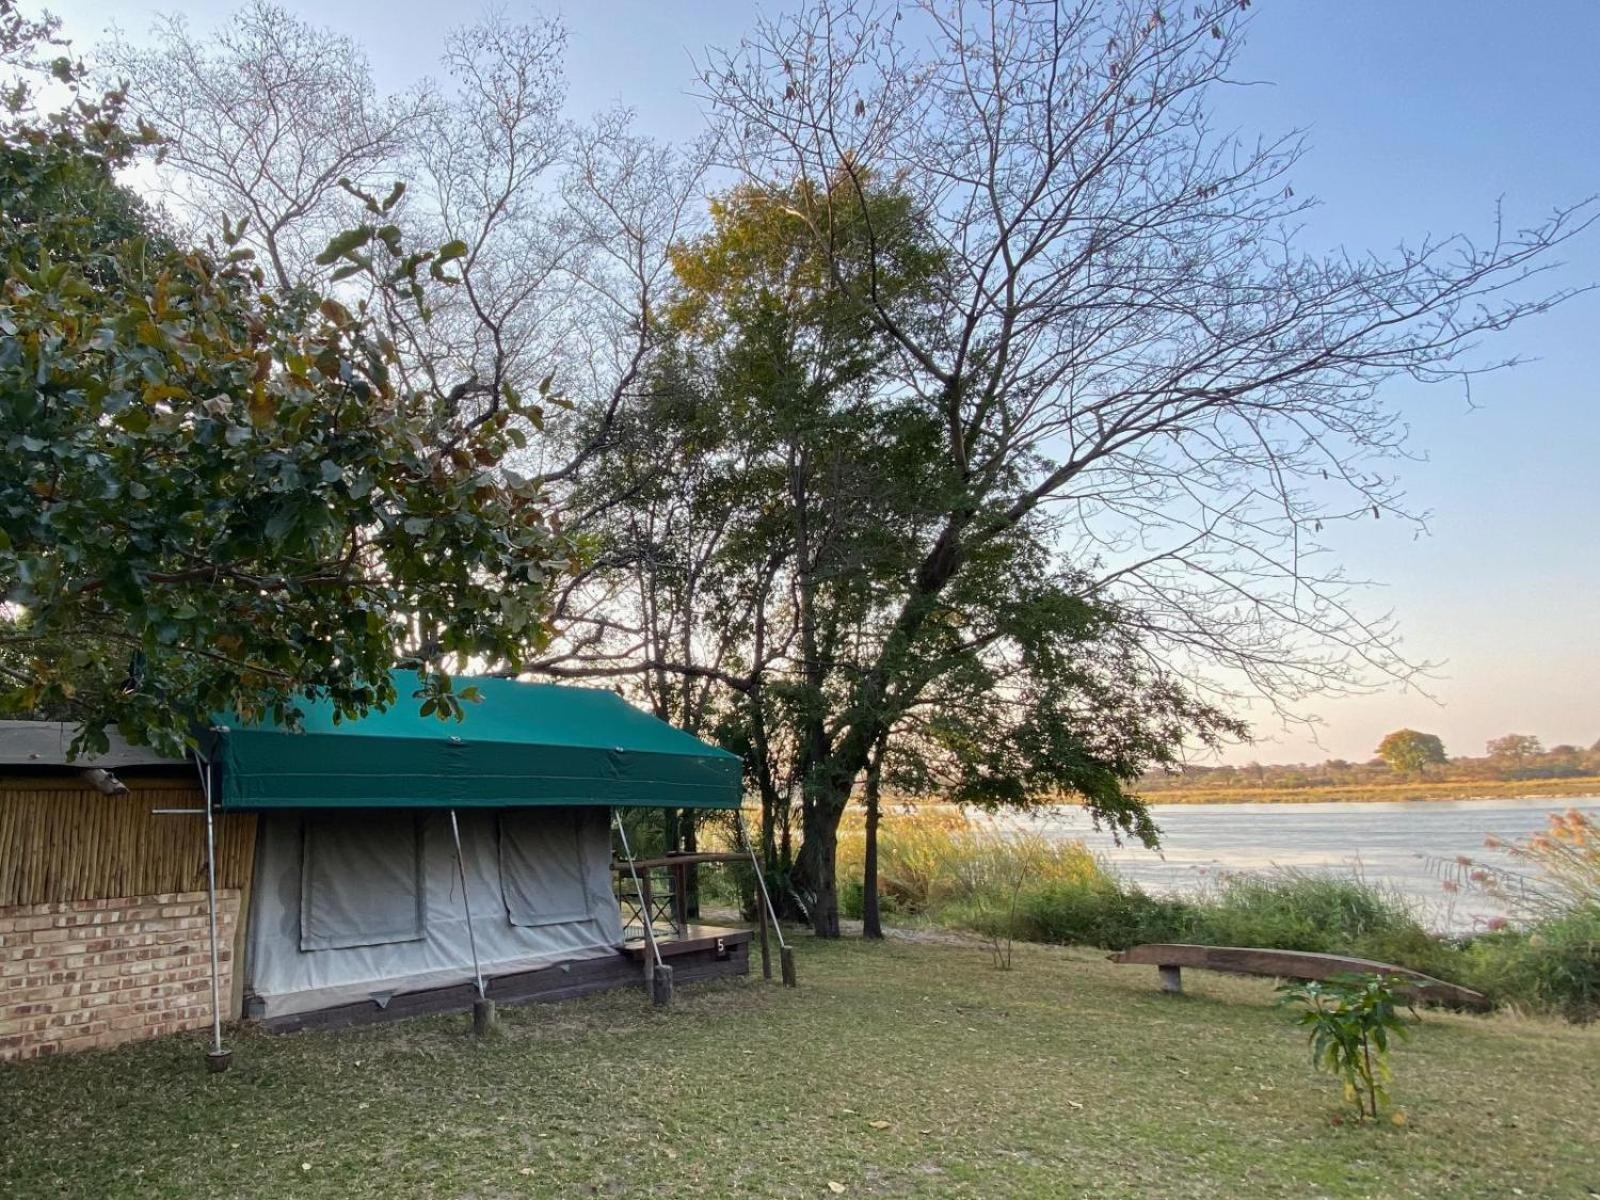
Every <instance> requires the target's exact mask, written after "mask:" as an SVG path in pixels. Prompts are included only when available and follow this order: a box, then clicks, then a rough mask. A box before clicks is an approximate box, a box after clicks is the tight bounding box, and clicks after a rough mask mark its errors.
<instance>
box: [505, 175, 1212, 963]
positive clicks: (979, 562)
mask: <svg viewBox="0 0 1600 1200" xmlns="http://www.w3.org/2000/svg"><path fill="white" fill-rule="evenodd" d="M838 182H839V185H840V186H844V181H843V180H842V179H841V180H840V181H838ZM831 203H832V202H830V201H829V200H828V199H827V197H825V196H823V195H821V194H818V193H816V192H815V191H814V190H813V189H811V188H808V187H805V186H801V185H797V186H795V187H793V188H790V189H784V190H780V191H772V192H763V191H756V190H752V189H738V190H736V191H734V192H732V193H730V194H728V195H726V196H723V197H720V198H719V199H718V200H717V201H716V202H715V204H714V206H713V228H712V231H711V232H710V233H709V234H708V235H707V236H706V237H704V238H702V239H699V240H697V241H695V242H693V243H690V244H688V245H686V246H684V247H682V248H681V249H680V250H679V251H678V252H677V254H676V255H675V256H674V267H675V271H676V275H677V279H678V283H679V288H680V290H679V294H678V296H677V299H676V303H675V304H673V305H671V306H670V307H669V308H668V309H667V310H666V312H665V313H664V314H663V331H662V335H663V337H664V338H665V339H667V340H668V345H667V347H666V348H665V349H664V351H663V355H662V358H661V360H660V362H659V363H658V369H657V373H656V377H655V385H654V387H653V388H652V392H651V396H650V399H649V400H648V401H647V402H646V403H645V404H644V405H641V406H640V407H639V408H638V409H636V410H635V411H634V412H633V413H632V414H631V415H630V417H629V418H628V421H627V422H626V423H625V424H624V425H623V426H622V427H621V429H620V434H621V437H620V438H619V441H618V443H617V444H616V445H615V446H614V448H613V454H612V455H610V456H608V458H607V460H606V463H605V464H603V467H602V471H601V472H597V473H593V474H591V476H590V478H589V480H588V483H587V490H586V491H585V492H584V493H583V500H584V505H585V506H586V507H590V508H593V509H595V510H597V511H600V512H602V513H603V514H604V515H603V517H602V518H601V519H600V520H598V521H597V522H596V523H595V524H594V525H593V526H592V527H591V528H592V529H594V530H595V531H603V540H602V548H601V549H600V551H599V554H598V559H599V561H601V562H610V563H613V564H615V565H616V567H617V568H618V574H619V575H620V576H622V577H626V578H627V579H629V580H630V581H631V582H629V583H628V584H626V585H625V586H619V587H617V588H615V589H614V590H613V592H612V594H613V595H615V594H619V593H620V594H625V595H626V594H632V595H637V596H639V597H640V602H639V603H638V605H637V607H634V608H633V609H632V611H631V615H630V617H629V619H628V620H627V621H626V622H621V621H618V620H617V617H618V613H617V610H616V608H615V607H614V606H602V607H601V608H600V609H599V610H598V611H597V613H596V616H595V618H594V620H593V624H592V628H593V631H594V636H593V638H592V639H589V640H584V639H582V638H581V637H580V636H578V635H577V633H576V627H575V626H569V631H568V632H569V637H573V639H574V640H573V643H572V645H570V646H566V647H563V649H562V653H561V656H560V657H559V659H551V660H547V661H546V662H545V663H543V664H535V667H536V669H537V668H538V667H539V666H541V665H547V666H548V667H549V669H551V670H553V671H556V672H557V673H568V674H571V673H585V674H587V673H606V672H613V673H616V672H628V673H636V674H637V675H638V676H639V677H640V678H641V680H642V681H643V685H644V688H645V690H646V691H647V693H649V694H651V695H653V696H655V697H657V698H659V699H661V700H666V701H668V702H669V703H670V705H673V706H676V705H680V704H681V708H679V710H678V711H681V713H682V714H683V716H684V717H685V718H688V719H690V720H692V721H693V722H695V723H696V724H697V727H700V728H702V729H707V730H710V731H712V732H715V733H716V734H717V735H718V736H719V737H721V738H722V739H723V740H724V742H725V743H726V744H728V745H729V746H731V747H732V748H734V749H736V750H738V751H740V752H741V753H742V754H743V755H744V756H745V758H746V761H747V762H748V763H749V765H750V775H751V780H752V783H753V785H754V787H755V789H756V791H757V792H758V793H759V794H760V795H761V797H762V800H763V829H762V837H763V844H764V849H765V852H766V854H767V858H768V863H769V867H770V868H771V869H772V870H773V871H774V874H775V875H776V876H777V877H778V878H779V879H780V880H782V881H787V882H788V884H789V885H790V888H789V890H790V894H791V895H792V896H793V897H794V898H795V899H796V900H797V901H798V905H797V906H798V907H799V908H801V909H802V910H803V911H805V912H806V913H808V914H809V915H810V916H811V917H812V919H813V922H814V924H815V926H816V928H817V929H818V931H819V932H823V933H836V932H837V929H838V923H837V921H838V914H837V892H836V885H835V882H834V871H833V867H834V846H835V839H836V835H837V829H838V823H839V820H840V817H841V815H842V813H843V811H844V807H845V805H846V803H847V802H848V801H849V799H850V797H851V795H852V793H853V790H854V788H855V787H856V785H857V784H858V783H859V782H860V780H861V777H862V776H863V775H864V777H865V793H866V798H867V803H868V823H869V840H868V859H869V874H870V864H871V861H872V857H873V856H872V850H873V843H874V839H873V837H872V833H873V832H875V829H876V807H877V800H878V795H879V787H880V784H881V780H882V775H883V771H884V769H885V766H886V764H887V769H888V770H889V772H890V773H891V776H892V777H893V778H894V779H895V780H896V781H897V782H901V783H904V782H906V781H908V780H910V779H912V778H913V777H916V778H921V779H927V780H937V781H938V785H939V786H941V787H943V788H946V789H948V790H949V791H950V792H951V793H952V794H954V795H956V796H957V797H958V798H959V799H961V800H963V801H970V802H975V803H981V804H988V805H1000V804H1008V805H1017V804H1028V803H1034V802H1038V801H1041V800H1057V799H1063V798H1066V797H1069V796H1070V797H1072V798H1075V799H1078V800H1081V801H1082V802H1083V803H1084V804H1086V805H1087V806H1088V807H1089V808H1090V809H1091V811H1093V812H1094V813H1095V815H1096V816H1097V817H1098V818H1100V819H1102V820H1104V821H1105V822H1106V823H1107V824H1109V825H1111V826H1112V827H1113V828H1115V829H1117V830H1119V831H1121V832H1125V833H1129V834H1131V835H1133V836H1136V837H1140V838H1142V839H1145V840H1153V839H1154V832H1155V831H1154V829H1153V827H1152V826H1151V824H1150V822H1149V819H1148V816H1147V815H1146V813H1145V810H1144V808H1143V805H1142V804H1141V803H1140V802H1139V801H1138V799H1137V798H1136V797H1135V796H1134V795H1133V794H1132V792H1131V790H1130V787H1129V784H1130V783H1131V781H1132V780H1134V779H1135V778H1137V776H1138V775H1139V774H1140V773H1141V772H1142V771H1143V770H1144V769H1145V767H1146V766H1148V765H1149V764H1151V763H1152V762H1165V761H1170V760H1171V758H1172V757H1173V756H1174V755H1175V754H1176V752H1177V749H1178V746H1179V744H1180V743H1181V741H1182V739H1183V738H1184V737H1185V736H1186V735H1194V736H1197V737H1200V738H1210V737H1214V736H1216V735H1217V734H1218V733H1219V732H1222V731H1224V730H1227V731H1231V732H1237V727H1236V726H1234V725H1232V724H1231V723H1229V722H1228V721H1227V720H1226V718H1224V717H1223V716H1222V714H1220V713H1219V712H1217V711H1216V710H1214V709H1211V708H1209V707H1207V706H1205V705H1203V704H1200V703H1198V702H1196V701H1195V700H1194V699H1193V698H1192V697H1191V696H1190V695H1189V694H1188V692H1187V690H1186V689H1184V688H1182V687H1181V686H1179V685H1178V684H1177V683H1176V681H1175V680H1173V679H1172V678H1170V677H1169V676H1167V675H1165V674H1164V673H1163V672H1161V671H1160V670H1159V669H1156V668H1154V667H1153V666H1152V664H1151V661H1150V657H1149V656H1148V654H1146V653H1144V652H1143V651H1142V650H1141V648H1140V645H1139V639H1138V637H1137V636H1136V632H1135V630H1134V628H1133V627H1132V625H1131V624H1130V623H1128V622H1127V621H1126V619H1125V617H1126V614H1124V613H1123V612H1122V611H1121V610H1119V609H1118V608H1117V607H1116V606H1115V605H1113V604H1110V603H1108V602H1105V601H1102V600H1100V599H1099V598H1096V597H1093V596H1092V595H1091V594H1090V593H1091V589H1090V588H1089V586H1088V584H1087V581H1086V579H1085V578H1084V577H1083V576H1081V575H1079V574H1076V573H1074V572H1071V571H1066V570H1063V569H1062V568H1061V567H1060V566H1059V565H1058V564H1057V563H1055V562H1054V561H1053V558H1052V555H1051V553H1050V547H1049V542H1050V536H1051V529H1050V525H1049V523H1048V522H1047V521H1044V520H1042V519H1038V520H1029V521H1023V522H1018V523H1017V524H1016V526H1015V527H1014V528H1013V529H1011V530H1009V531H1008V532H1007V534H1006V535H1005V536H1003V537H996V538H995V539H993V540H992V542H991V543H990V544H989V545H988V546H986V547H985V549H984V551H983V553H982V554H978V555H974V556H973V560H972V561H971V563H970V564H969V565H968V568H967V570H966V571H965V572H964V573H963V574H962V577H961V579H960V580H958V581H957V582H955V583H954V584H953V585H952V586H950V587H949V588H947V589H945V590H944V591H943V593H942V595H941V596H940V599H939V602H938V604H937V605H936V606H935V607H934V608H933V609H932V610H931V611H930V612H929V613H928V614H927V619H926V620H924V621H922V622H921V623H920V624H919V627H918V629H917V630H916V633H915V636H903V634H902V635H899V636H897V627H896V622H895V606H896V604H897V603H898V600H899V598H900V597H901V596H903V594H904V588H905V587H906V583H907V580H908V579H914V578H915V576H916V573H917V570H918V567H919V562H920V558H921V555H922V553H923V547H924V546H925V545H926V540H927V539H928V537H929V536H930V532H931V531H932V530H933V529H935V528H936V527H937V524H938V522H939V519H940V515H941V514H942V513H943V512H945V511H947V509H948V506H949V504H950V503H951V496H952V493H954V492H959V490H960V489H961V487H962V484H961V483H960V481H959V480H958V479H956V478H954V477H953V476H952V475H951V474H950V472H949V471H948V464H947V462H946V460H945V459H944V458H943V457H942V456H941V455H940V454H939V453H938V445H939V435H938V430H937V429H936V428H935V426H934V423H933V421H932V420H931V419H930V418H929V416H928V415H927V414H926V412H925V411H923V410H922V409H921V407H920V406H919V405H918V404H917V403H916V401H915V398H914V397H908V396H903V395H897V394H895V393H893V392H892V391H889V392H886V391H885V390H884V389H883V387H882V383H883V377H884V368H885V364H886V362H887V361H888V360H889V359H891V358H892V357H893V355H894V353H895V351H894V347H893V345H892V343H891V342H890V341H889V339H887V338H885V337H884V336H883V335H882V333H881V331H880V330H879V329H878V328H877V327H876V323H875V321H874V320H873V318H872V314H871V311H870V309H869V306H867V305H865V304H864V303H862V302H861V301H860V300H859V298H858V297H856V296H855V295H853V294H852V292H850V291H847V290H840V289H838V288H836V287H835V286H834V285H833V281H832V279H831V277H830V271H831V270H832V271H837V270H844V271H848V270H850V269H852V268H851V266H850V264H851V263H852V262H853V263H865V261H866V258H867V255H866V251H865V239H866V237H867V233H868V229H867V224H866V222H863V221H860V220H857V219H854V218H853V217H852V216H851V209H850V208H849V206H844V205H838V206H836V207H835V208H834V211H837V212H838V213H839V214H840V215H841V219H840V220H839V221H838V223H837V224H836V225H835V226H834V227H833V228H832V229H831V230H830V233H829V235H828V236H829V237H830V238H831V239H832V243H833V245H834V247H835V249H836V254H835V256H834V257H833V259H832V260H831V263H830V260H829V258H828V257H827V256H824V255H821V254H819V253H818V252H817V250H816V246H815V243H814V242H813V241H812V239H811V228H810V225H809V224H808V222H814V221H819V220H826V219H827V216H826V213H827V212H828V211H829V210H830V206H831ZM870 211H871V212H872V214H873V216H874V218H875V219H877V220H879V221H881V222H883V223H884V224H885V225H886V226H887V227H889V228H893V229H896V230H899V231H900V235H899V240H898V241H897V242H896V243H895V244H894V245H879V246H878V247H877V259H876V261H877V264H878V269H879V272H880V275H879V280H878V288H879V296H880V298H881V299H882V301H883V302H884V303H886V304H892V305H894V306H895V308H896V310H897V311H899V312H901V314H902V316H903V319H904V320H905V321H907V322H916V321H919V320H921V319H922V317H921V313H920V306H921V305H922V304H923V303H924V302H925V297H926V295H927V292H928V281H929V280H930V279H931V278H933V277H935V276H937V275H938V273H939V272H940V271H942V270H943V258H942V255H940V254H939V253H937V252H936V251H935V250H934V249H932V248H931V246H930V244H929V243H928V241H927V239H925V238H923V237H921V236H919V235H918V233H917V226H916V223H915V222H914V221H911V220H910V219H909V213H908V209H907V205H906V200H905V197H904V196H903V195H901V194H899V193H897V192H896V191H894V190H893V189H890V188H882V189H877V190H875V191H874V193H873V195H872V198H871V204H870ZM798 214H807V215H805V216H801V215H798ZM852 245H854V246H855V247H856V256H855V257H851V255H850V254H849V253H848V251H847V248H848V247H850V246H852ZM675 464H677V465H675ZM575 624H576V626H581V624H582V622H581V620H580V621H578V622H576V623H575ZM636 630H639V631H642V632H643V634H644V636H643V638H642V639H640V640H638V641H635V640H633V638H634V631H636ZM608 634H616V635H618V636H609V637H608V636H607V635H608ZM580 661H581V665H579V664H580ZM873 671H883V672H885V673H886V676H887V679H888V681H889V684H890V688H891V690H890V692H889V694H887V695H885V696H883V697H880V698H879V699H877V700H876V701H874V703H876V704H878V705H880V706H881V710H880V711H881V713H882V723H881V725H880V727H879V729H878V732H877V734H876V737H875V742H874V744H873V746H872V747H871V748H870V749H869V752H868V754H867V755H866V756H865V757H864V758H863V759H861V760H859V761H857V762H855V765H854V766H851V765H849V764H850V763H851V761H852V760H851V759H849V758H844V759H841V758H840V757H839V752H840V748H841V738H848V737H849V736H850V731H851V730H852V729H853V728H855V727H856V723H857V722H859V721H860V720H861V719H862V713H861V711H860V709H859V708H858V707H857V706H858V704H859V703H860V697H859V695H858V693H857V690H856V687H857V684H858V682H859V680H860V679H861V678H862V677H863V676H864V675H866V674H868V673H871V672H873ZM708 685H710V686H709V688H708ZM663 715H666V714H665V712H664V714H663ZM795 807H797V808H798V816H799V821H800V825H801V830H800V832H801V834H802V838H801V841H800V845H799V848H798V850H797V851H794V850H793V848H792V845H791V843H790V840H789V836H788V834H789V830H788V826H787V822H788V819H789V815H790V813H791V810H792V809H793V808H795ZM872 898H873V897H872V895H871V892H870V889H869V895H868V904H869V907H868V924H869V927H870V926H871V924H872V910H871V907H870V905H871V900H872Z"/></svg>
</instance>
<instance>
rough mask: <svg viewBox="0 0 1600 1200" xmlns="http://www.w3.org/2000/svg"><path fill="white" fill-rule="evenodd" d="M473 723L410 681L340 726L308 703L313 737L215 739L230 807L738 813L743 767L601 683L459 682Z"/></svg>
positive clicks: (222, 733)
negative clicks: (424, 704) (384, 705)
mask: <svg viewBox="0 0 1600 1200" xmlns="http://www.w3.org/2000/svg"><path fill="white" fill-rule="evenodd" d="M468 685H473V686H476V687H477V688H478V690H479V691H480V692H481V693H482V694H483V699H482V701H481V702H480V703H476V704H473V703H467V704H464V705H463V708H464V709H465V710H466V717H465V719H464V720H462V721H459V722H458V721H454V720H448V721H441V720H439V719H438V718H436V717H432V716H428V717H424V716H422V715H421V714H420V713H419V712H418V706H419V702H418V701H416V700H413V699H411V697H410V690H411V689H410V688H409V687H408V686H406V683H405V681H398V680H397V687H396V691H398V692H399V694H400V697H401V699H399V700H397V701H396V702H395V704H394V705H393V706H392V707H391V708H390V709H389V711H388V712H384V713H372V714H370V715H368V716H366V717H364V718H361V719H360V720H347V721H344V722H342V723H340V724H337V725H336V724H334V721H333V709H332V707H331V706H330V705H328V704H326V703H308V704H306V705H305V706H304V707H305V718H304V720H303V721H302V723H301V724H302V728H301V731H299V732H296V731H291V730H287V729H283V728H281V727H278V726H273V725H254V726H248V727H242V728H241V727H235V726H230V724H229V723H228V722H227V721H226V720H221V721H219V724H218V725H217V727H216V728H215V729H214V730H213V737H214V742H213V746H212V755H213V757H214V759H215V760H216V761H218V762H219V763H220V764H221V774H220V786H219V794H220V799H221V802H222V807H223V808H225V809H278V808H473V807H502V806H511V805H604V806H612V805H616V806H652V807H670V808H737V807H738V806H739V801H740V798H741V795H742V784H741V776H740V764H739V759H738V758H737V757H735V756H734V755H732V754H729V753H728V752H727V751H725V750H720V749H718V748H717V747H715V746H710V745H707V744H706V743H705V742H702V741H700V740H699V739H698V738H696V737H692V736H691V735H689V734H687V733H684V732H683V731H682V730H679V729H674V728H673V727H672V726H671V725H668V724H667V723H666V722H665V721H660V720H657V719H656V718H655V717H652V716H650V715H649V714H648V713H643V712H640V711H639V710H638V709H636V708H634V707H633V706H632V705H631V704H629V703H628V702H627V701H625V700H623V699H622V697H620V696H618V695H616V694H614V693H612V692H607V691H601V690H599V689H595V688H582V687H565V686H560V685H556V684H539V683H518V682H517V681H515V680H511V679H466V678H463V679H459V680H458V681H457V690H458V691H459V690H461V688H463V687H465V686H468Z"/></svg>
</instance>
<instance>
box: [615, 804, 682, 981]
mask: <svg viewBox="0 0 1600 1200" xmlns="http://www.w3.org/2000/svg"><path fill="white" fill-rule="evenodd" d="M611 823H612V824H613V825H614V826H616V830H617V836H618V837H619V838H621V839H622V855H623V857H624V858H625V859H627V861H628V874H629V875H631V876H632V877H633V891H634V895H636V896H638V897H639V923H640V924H641V925H643V926H644V940H645V944H646V945H648V946H649V947H650V957H651V958H652V959H654V960H655V961H654V962H653V963H652V964H651V966H650V969H649V970H648V972H647V975H648V978H649V982H650V1001H651V1003H652V1004H655V1005H658V1006H661V1007H665V1006H666V1005H668V1004H671V1003H672V968H671V967H669V966H667V964H666V963H665V962H664V961H663V960H662V958H661V947H660V946H659V945H657V944H656V931H655V926H654V925H653V924H652V923H651V920H650V900H649V897H647V896H646V895H645V891H644V885H643V884H642V883H640V882H639V868H638V867H637V866H635V865H634V860H633V849H632V847H630V846H629V845H628V831H627V830H626V829H624V828H623V826H622V812H621V810H620V809H615V808H613V809H612V810H611Z"/></svg>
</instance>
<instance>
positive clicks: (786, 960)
mask: <svg viewBox="0 0 1600 1200" xmlns="http://www.w3.org/2000/svg"><path fill="white" fill-rule="evenodd" d="M778 960H779V962H781V963H782V964H783V986H784V987H799V986H800V984H799V982H798V981H797V980H796V979H795V976H794V947H793V946H785V947H784V948H783V949H782V950H781V951H779V953H778Z"/></svg>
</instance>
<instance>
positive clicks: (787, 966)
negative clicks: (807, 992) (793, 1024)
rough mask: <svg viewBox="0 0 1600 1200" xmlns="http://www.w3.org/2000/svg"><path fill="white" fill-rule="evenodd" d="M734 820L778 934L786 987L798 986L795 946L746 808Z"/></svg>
mask: <svg viewBox="0 0 1600 1200" xmlns="http://www.w3.org/2000/svg"><path fill="white" fill-rule="evenodd" d="M734 820H736V821H737V822H738V828H739V840H740V841H741V842H743V843H744V848H745V852H746V853H748V854H749V855H750V866H751V867H752V868H754V870H755V873H756V886H757V887H758V888H760V889H761V902H762V904H763V905H764V906H765V907H764V910H763V911H764V914H765V917H766V920H767V921H768V922H770V924H771V925H772V931H773V932H774V933H776V934H777V935H778V962H779V964H780V965H781V966H782V968H783V983H784V986H785V987H794V986H796V980H795V973H794V948H793V947H791V946H790V945H789V943H788V942H787V941H785V940H784V937H783V926H782V925H780V924H778V910H777V909H775V908H773V907H772V895H771V893H769V892H768V891H767V873H766V872H765V871H763V870H762V869H761V862H760V860H759V859H758V858H756V848H755V843H753V842H752V841H751V840H750V833H749V831H748V830H747V829H745V827H744V809H742V808H741V809H737V810H735V812H734Z"/></svg>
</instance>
